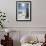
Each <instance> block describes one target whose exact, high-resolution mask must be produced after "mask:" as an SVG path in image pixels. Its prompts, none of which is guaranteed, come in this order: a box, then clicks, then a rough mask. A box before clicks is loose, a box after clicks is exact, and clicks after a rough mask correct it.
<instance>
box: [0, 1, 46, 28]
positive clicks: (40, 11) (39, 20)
mask: <svg viewBox="0 0 46 46" xmlns="http://www.w3.org/2000/svg"><path fill="white" fill-rule="evenodd" d="M0 10H2V11H5V12H6V15H7V19H8V22H7V24H6V25H5V26H6V27H46V0H44V1H43V0H32V20H31V21H29V22H27V21H21V22H19V21H16V0H0Z"/></svg>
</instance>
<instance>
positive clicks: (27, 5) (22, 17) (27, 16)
mask: <svg viewBox="0 0 46 46" xmlns="http://www.w3.org/2000/svg"><path fill="white" fill-rule="evenodd" d="M16 21H31V1H16Z"/></svg>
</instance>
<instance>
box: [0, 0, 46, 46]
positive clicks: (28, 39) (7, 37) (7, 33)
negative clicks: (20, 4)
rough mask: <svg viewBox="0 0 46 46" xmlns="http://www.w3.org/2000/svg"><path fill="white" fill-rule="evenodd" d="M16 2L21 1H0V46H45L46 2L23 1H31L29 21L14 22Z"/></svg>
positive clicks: (42, 0) (39, 0)
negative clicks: (0, 19) (0, 20)
mask: <svg viewBox="0 0 46 46" xmlns="http://www.w3.org/2000/svg"><path fill="white" fill-rule="evenodd" d="M16 1H22V0H0V11H2V12H4V13H6V21H5V23H4V27H3V28H1V27H0V46H46V0H23V1H31V21H16Z"/></svg>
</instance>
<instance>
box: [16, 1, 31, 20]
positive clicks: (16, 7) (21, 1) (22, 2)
mask: <svg viewBox="0 0 46 46" xmlns="http://www.w3.org/2000/svg"><path fill="white" fill-rule="evenodd" d="M18 3H25V4H26V3H29V4H30V5H29V8H30V10H29V12H30V13H29V15H28V16H29V17H30V18H29V19H27V20H26V19H25V20H24V19H18V13H17V12H18V10H17V7H18V6H17V4H18ZM29 8H28V9H29ZM16 21H31V1H16Z"/></svg>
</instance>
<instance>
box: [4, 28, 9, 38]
mask: <svg viewBox="0 0 46 46" xmlns="http://www.w3.org/2000/svg"><path fill="white" fill-rule="evenodd" d="M5 32H6V33H7V36H8V37H9V29H5Z"/></svg>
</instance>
